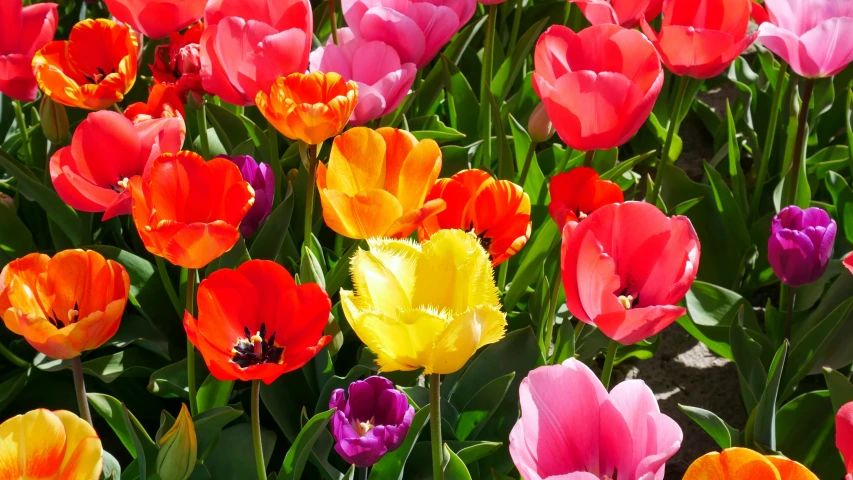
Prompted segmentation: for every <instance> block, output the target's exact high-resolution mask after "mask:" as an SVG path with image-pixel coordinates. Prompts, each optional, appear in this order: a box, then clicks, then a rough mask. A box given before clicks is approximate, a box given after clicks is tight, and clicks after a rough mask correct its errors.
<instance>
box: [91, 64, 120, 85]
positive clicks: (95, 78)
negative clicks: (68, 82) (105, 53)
mask: <svg viewBox="0 0 853 480" xmlns="http://www.w3.org/2000/svg"><path fill="white" fill-rule="evenodd" d="M113 73H116V69H115V68H114V69H112V70H111V71H110V73H107V72H105V71H104V69H103V68H101V67H98V72H97V73H93V74H91V75H86V74H84V75H83V76H84V77H85V78H86V81H88V82H89V83H92V84H95V85H97V84H99V83H101V82H102V81H103V80H104V79H105V78H107V75H110V74H113Z"/></svg>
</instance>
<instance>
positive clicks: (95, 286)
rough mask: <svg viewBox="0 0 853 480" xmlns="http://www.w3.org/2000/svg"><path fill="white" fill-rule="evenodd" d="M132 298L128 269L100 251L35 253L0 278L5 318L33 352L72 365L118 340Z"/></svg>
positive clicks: (0, 307) (0, 309) (0, 305)
mask: <svg viewBox="0 0 853 480" xmlns="http://www.w3.org/2000/svg"><path fill="white" fill-rule="evenodd" d="M129 293H130V277H129V276H128V274H127V271H126V270H125V269H124V267H123V266H121V265H120V264H119V263H117V262H115V261H113V260H106V259H105V258H104V257H103V256H101V254H99V253H98V252H94V251H91V250H89V251H83V250H64V251H62V252H59V253H57V254H56V255H54V256H53V258H50V257H49V256H47V255H44V254H41V253H31V254H29V255H27V256H25V257H23V258H19V259H18V260H15V261H13V262H11V263H9V264H8V265H6V267H5V268H3V271H2V273H0V315H2V316H3V321H4V322H5V324H6V328H8V329H9V330H11V331H12V332H13V333H16V334H18V335H21V336H23V337H24V338H25V339H26V340H27V342H29V344H30V345H32V346H33V348H35V349H36V350H38V351H39V352H41V353H43V354H45V355H47V356H48V357H51V358H57V359H63V360H67V359H70V358H74V357H77V356H79V355H80V354H81V353H82V352H83V351H86V350H93V349H95V348H98V347H100V346H101V345H103V344H104V342H106V341H107V340H109V339H110V338H112V336H113V335H115V333H116V331H117V330H118V327H119V323H120V322H121V317H122V315H123V314H124V307H125V304H127V297H128V294H129ZM0 463H2V462H0ZM0 478H3V477H0Z"/></svg>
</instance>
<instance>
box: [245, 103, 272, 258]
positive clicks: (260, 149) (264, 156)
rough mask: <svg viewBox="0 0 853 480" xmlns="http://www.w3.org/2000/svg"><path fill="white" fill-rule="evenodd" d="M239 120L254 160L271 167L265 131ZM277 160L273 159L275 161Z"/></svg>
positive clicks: (249, 122)
mask: <svg viewBox="0 0 853 480" xmlns="http://www.w3.org/2000/svg"><path fill="white" fill-rule="evenodd" d="M240 120H242V121H243V125H244V126H245V129H246V130H248V131H249V137H250V138H251V139H252V142H253V143H254V144H255V151H256V152H257V153H258V158H256V160H258V161H262V162H266V163H269V164H270V165H272V163H273V161H274V160H273V159H271V158H270V139H269V136H267V131H266V129H265V128H261V127H259V126H258V124H256V123H255V122H254V121H252V119H251V118H249V117H247V116H246V115H241V116H240ZM277 160H278V159H275V161H277ZM252 258H254V257H252Z"/></svg>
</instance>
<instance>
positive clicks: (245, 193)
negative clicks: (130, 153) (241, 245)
mask: <svg viewBox="0 0 853 480" xmlns="http://www.w3.org/2000/svg"><path fill="white" fill-rule="evenodd" d="M190 178H191V179H192V182H189V183H188V181H187V180H188V179H190ZM129 183H130V185H129V189H130V195H131V198H132V204H131V213H132V215H133V223H134V224H135V225H136V230H137V231H138V232H139V236H140V238H141V239H142V243H143V244H144V245H145V248H146V249H147V250H148V251H149V252H151V253H153V254H154V255H157V256H159V257H163V258H165V259H166V260H168V261H170V262H172V263H173V264H174V265H178V266H181V267H184V268H202V267H204V266H206V265H207V264H208V263H210V262H211V261H212V260H213V259H215V258H217V257H219V256H220V255H222V254H223V253H225V252H227V251H228V250H231V247H233V246H234V244H235V243H237V240H238V239H239V238H240V233H239V232H238V231H237V228H238V227H239V225H240V221H242V220H243V216H244V215H246V212H248V211H249V209H250V208H252V204H253V203H254V201H255V192H254V190H253V189H252V186H251V185H249V184H248V183H247V182H245V181H244V180H243V177H242V176H241V175H240V169H239V168H237V166H236V165H234V164H233V163H231V162H229V161H228V160H226V159H224V158H214V159H212V160H210V161H209V162H205V161H204V159H203V158H201V156H200V155H198V154H196V153H193V152H188V151H184V150H182V151H180V152H178V153H176V154H174V155H172V154H169V153H166V154H163V155H160V156H159V157H158V158H156V159H155V160H154V161H153V163H152V165H151V173H150V174H149V176H148V178H145V177H144V176H142V177H140V176H136V177H133V178H132V179H130V182H129Z"/></svg>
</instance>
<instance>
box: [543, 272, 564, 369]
mask: <svg viewBox="0 0 853 480" xmlns="http://www.w3.org/2000/svg"><path fill="white" fill-rule="evenodd" d="M561 287H562V278H561V276H560V275H559V274H557V275H554V285H553V286H552V287H551V303H550V304H549V306H548V318H547V319H546V320H545V321H546V322H548V323H546V324H545V363H546V364H550V363H551V362H550V361H548V359H549V358H550V353H551V339H552V337H553V336H554V321H555V319H556V317H557V300H558V299H559V298H560V288H561ZM563 321H564V322H568V320H563Z"/></svg>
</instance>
